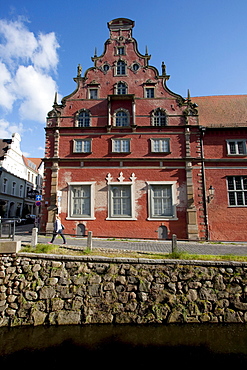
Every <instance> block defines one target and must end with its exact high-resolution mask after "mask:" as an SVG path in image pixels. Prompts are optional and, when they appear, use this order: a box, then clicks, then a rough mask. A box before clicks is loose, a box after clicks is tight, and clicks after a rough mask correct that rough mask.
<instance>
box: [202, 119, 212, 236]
mask: <svg viewBox="0 0 247 370" xmlns="http://www.w3.org/2000/svg"><path fill="white" fill-rule="evenodd" d="M199 128H200V130H201V135H200V146H201V162H202V187H203V210H204V219H205V228H206V240H210V239H209V237H210V235H209V222H208V204H207V193H206V175H205V162H204V161H205V158H204V146H203V138H204V135H205V131H206V127H203V126H199Z"/></svg>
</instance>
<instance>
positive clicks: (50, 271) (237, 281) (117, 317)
mask: <svg viewBox="0 0 247 370" xmlns="http://www.w3.org/2000/svg"><path fill="white" fill-rule="evenodd" d="M246 282H247V263H237V262H202V261H180V260H148V259H144V258H143V259H131V258H130V259H128V258H103V257H89V256H83V257H73V256H55V255H41V254H31V253H19V254H12V255H7V254H2V255H0V326H18V325H43V324H48V325H66V324H77V325H80V324H81V325H82V324H100V323H116V324H126V323H135V324H147V323H148V324H149V323H154V324H157V323H160V324H162V323H163V324H164V323H178V322H186V323H191V322H192V323H205V322H210V323H212V322H216V323H218V322H226V323H232V322H240V323H245V322H247V287H246Z"/></svg>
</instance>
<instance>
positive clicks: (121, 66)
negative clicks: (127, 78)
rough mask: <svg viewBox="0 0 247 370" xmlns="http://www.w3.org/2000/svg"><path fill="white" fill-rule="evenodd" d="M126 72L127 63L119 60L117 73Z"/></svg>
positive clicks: (122, 73)
mask: <svg viewBox="0 0 247 370" xmlns="http://www.w3.org/2000/svg"><path fill="white" fill-rule="evenodd" d="M125 74H126V64H125V62H123V61H122V60H119V61H118V62H117V75H125Z"/></svg>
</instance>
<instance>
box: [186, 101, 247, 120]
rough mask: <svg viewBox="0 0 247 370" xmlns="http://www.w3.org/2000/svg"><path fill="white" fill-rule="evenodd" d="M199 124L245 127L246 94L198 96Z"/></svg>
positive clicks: (246, 113) (246, 117) (246, 116)
mask: <svg viewBox="0 0 247 370" xmlns="http://www.w3.org/2000/svg"><path fill="white" fill-rule="evenodd" d="M191 101H192V102H193V103H196V104H197V105H198V113H199V124H200V125H201V126H206V127H247V95H219V96H199V97H193V98H191Z"/></svg>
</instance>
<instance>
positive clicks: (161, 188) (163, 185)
mask: <svg viewBox="0 0 247 370" xmlns="http://www.w3.org/2000/svg"><path fill="white" fill-rule="evenodd" d="M175 184H176V182H174V181H171V182H152V183H151V182H150V183H149V182H148V197H149V218H148V219H161V220H162V219H171V218H173V219H174V218H176V206H175V199H174V198H175V195H174V191H175Z"/></svg>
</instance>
